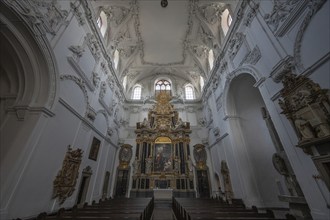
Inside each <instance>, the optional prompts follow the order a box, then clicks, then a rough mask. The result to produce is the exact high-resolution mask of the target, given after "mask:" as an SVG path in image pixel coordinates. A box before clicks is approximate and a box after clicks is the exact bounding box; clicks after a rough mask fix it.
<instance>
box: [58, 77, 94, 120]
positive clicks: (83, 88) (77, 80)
mask: <svg viewBox="0 0 330 220" xmlns="http://www.w3.org/2000/svg"><path fill="white" fill-rule="evenodd" d="M60 79H61V80H63V81H65V80H70V81H73V82H74V83H75V84H77V85H78V86H79V88H80V89H81V91H82V93H83V95H84V100H85V106H86V107H85V110H84V113H83V114H86V113H87V109H88V106H89V97H88V92H87V89H86V85H85V82H84V81H83V80H82V79H80V78H78V77H76V76H73V75H61V76H60Z"/></svg>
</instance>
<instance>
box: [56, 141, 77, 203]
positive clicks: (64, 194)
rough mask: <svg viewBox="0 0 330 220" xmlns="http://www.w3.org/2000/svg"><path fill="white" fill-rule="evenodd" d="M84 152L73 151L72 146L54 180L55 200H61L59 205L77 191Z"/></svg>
mask: <svg viewBox="0 0 330 220" xmlns="http://www.w3.org/2000/svg"><path fill="white" fill-rule="evenodd" d="M82 154H83V151H82V150H81V149H79V148H78V149H76V150H73V149H72V148H71V147H70V145H69V146H68V150H67V152H66V155H65V157H64V160H63V164H62V168H61V170H60V171H59V172H58V174H57V176H56V178H55V180H54V183H53V184H54V192H53V198H57V197H58V198H59V203H60V204H63V203H64V201H65V200H66V199H67V198H68V197H70V196H71V195H72V194H73V192H74V191H75V186H76V184H77V179H78V176H79V166H80V163H81V159H82Z"/></svg>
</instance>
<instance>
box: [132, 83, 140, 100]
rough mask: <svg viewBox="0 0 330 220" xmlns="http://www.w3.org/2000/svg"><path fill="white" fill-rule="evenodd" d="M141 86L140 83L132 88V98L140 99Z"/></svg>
mask: <svg viewBox="0 0 330 220" xmlns="http://www.w3.org/2000/svg"><path fill="white" fill-rule="evenodd" d="M141 93H142V87H141V86H140V85H136V86H135V87H134V89H133V96H132V99H134V100H139V99H141Z"/></svg>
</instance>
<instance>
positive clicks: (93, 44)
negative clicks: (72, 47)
mask: <svg viewBox="0 0 330 220" xmlns="http://www.w3.org/2000/svg"><path fill="white" fill-rule="evenodd" d="M85 42H86V44H87V46H88V48H89V50H90V51H91V53H92V54H93V56H94V58H95V61H96V62H98V61H99V60H100V58H101V51H100V45H99V42H98V41H97V39H96V37H95V35H94V34H92V33H87V35H86V36H85Z"/></svg>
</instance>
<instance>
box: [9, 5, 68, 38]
mask: <svg viewBox="0 0 330 220" xmlns="http://www.w3.org/2000/svg"><path fill="white" fill-rule="evenodd" d="M6 2H7V4H9V5H11V6H12V7H13V8H14V10H15V11H16V12H19V13H20V14H21V15H23V16H24V17H26V18H28V19H27V21H28V22H29V23H30V24H32V26H33V27H34V28H35V29H37V28H38V27H40V28H42V29H43V31H44V32H48V33H50V34H52V35H56V33H57V32H58V31H59V29H60V28H61V26H62V25H68V24H69V22H68V21H66V19H67V17H68V14H69V13H68V11H66V10H61V6H60V5H59V4H58V2H57V1H20V0H6Z"/></svg>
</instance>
